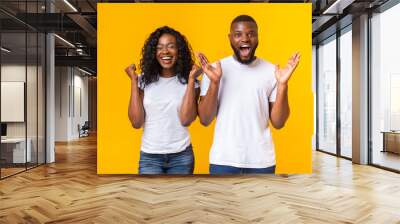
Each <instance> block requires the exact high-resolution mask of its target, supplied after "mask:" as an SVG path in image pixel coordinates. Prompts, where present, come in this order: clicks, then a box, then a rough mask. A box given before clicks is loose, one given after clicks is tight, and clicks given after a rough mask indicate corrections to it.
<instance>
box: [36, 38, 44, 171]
mask: <svg viewBox="0 0 400 224" xmlns="http://www.w3.org/2000/svg"><path fill="white" fill-rule="evenodd" d="M38 38H39V40H38V44H39V45H38V60H39V63H38V78H37V80H38V163H39V164H43V163H45V156H46V151H45V111H46V108H45V87H46V85H45V81H46V79H45V60H46V52H45V44H46V37H45V35H44V34H43V33H39V35H38Z"/></svg>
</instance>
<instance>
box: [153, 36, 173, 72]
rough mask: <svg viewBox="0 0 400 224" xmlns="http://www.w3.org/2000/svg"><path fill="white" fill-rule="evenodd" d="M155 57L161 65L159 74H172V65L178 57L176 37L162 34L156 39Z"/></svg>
mask: <svg viewBox="0 0 400 224" xmlns="http://www.w3.org/2000/svg"><path fill="white" fill-rule="evenodd" d="M156 58H157V61H158V63H159V64H160V66H161V68H162V69H161V75H164V76H171V75H174V66H175V64H176V61H177V59H178V46H177V44H176V38H175V37H174V36H173V35H171V34H167V33H166V34H163V35H161V36H160V38H159V39H158V44H157V51H156Z"/></svg>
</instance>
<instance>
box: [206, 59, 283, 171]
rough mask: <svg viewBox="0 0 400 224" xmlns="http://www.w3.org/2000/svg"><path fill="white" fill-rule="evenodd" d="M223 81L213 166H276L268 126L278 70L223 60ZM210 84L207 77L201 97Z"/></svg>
mask: <svg viewBox="0 0 400 224" xmlns="http://www.w3.org/2000/svg"><path fill="white" fill-rule="evenodd" d="M221 67H222V78H221V80H220V85H219V92H218V110H217V117H216V124H215V131H214V140H213V144H212V146H211V151H210V163H211V164H216V165H226V166H234V167H241V168H266V167H270V166H273V165H275V150H274V144H273V141H272V136H271V131H270V128H269V126H268V121H269V102H275V98H276V88H277V87H276V86H277V85H276V83H277V81H276V78H275V74H274V73H275V66H274V65H273V64H271V63H269V62H267V61H264V60H262V59H258V58H257V59H256V60H254V61H253V62H252V63H251V64H249V65H245V64H241V63H239V62H238V61H236V59H234V58H233V56H230V57H226V58H224V59H222V60H221ZM209 85H210V80H209V79H208V77H207V76H206V75H205V74H204V75H203V78H202V82H201V93H200V95H201V96H205V95H206V93H207V90H208V87H209Z"/></svg>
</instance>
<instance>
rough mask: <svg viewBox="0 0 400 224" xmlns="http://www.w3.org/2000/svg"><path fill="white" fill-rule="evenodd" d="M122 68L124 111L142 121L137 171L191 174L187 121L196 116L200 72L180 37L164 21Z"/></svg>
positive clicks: (136, 122)
mask: <svg viewBox="0 0 400 224" xmlns="http://www.w3.org/2000/svg"><path fill="white" fill-rule="evenodd" d="M140 67H141V70H142V75H141V76H140V77H138V76H137V74H136V72H135V70H136V67H135V65H133V64H132V65H130V66H128V67H127V68H126V69H125V71H126V73H127V74H128V76H129V77H130V79H131V98H130V102H129V109H128V115H129V119H130V121H131V123H132V126H133V127H134V128H136V129H138V128H141V127H142V126H143V136H142V144H141V148H140V161H139V174H192V173H193V168H194V156H193V150H192V145H191V143H190V136H189V132H188V128H187V127H188V126H189V125H190V124H191V123H192V122H193V121H194V120H195V119H196V116H197V100H198V97H199V93H200V91H199V85H198V83H197V80H196V77H197V75H198V74H199V73H200V72H199V67H198V66H196V65H195V64H194V60H193V53H192V51H191V47H190V45H189V44H188V42H187V40H186V38H185V37H184V36H183V35H182V34H180V33H179V32H178V31H176V30H174V29H172V28H170V27H167V26H164V27H160V28H158V29H157V30H155V31H154V32H153V33H152V34H150V37H149V38H148V39H147V40H146V42H145V44H144V47H143V49H142V59H141V60H140Z"/></svg>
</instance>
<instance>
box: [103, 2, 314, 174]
mask: <svg viewBox="0 0 400 224" xmlns="http://www.w3.org/2000/svg"><path fill="white" fill-rule="evenodd" d="M240 14H248V15H251V16H252V17H253V18H254V19H255V20H256V21H257V23H258V27H259V46H258V49H257V51H256V55H257V56H258V57H261V58H264V59H266V60H268V61H271V62H272V63H279V64H281V65H284V64H285V63H286V62H287V59H288V58H289V57H290V56H291V55H292V53H293V52H295V51H300V52H301V55H302V58H301V62H300V64H299V67H298V68H297V70H296V72H295V73H294V74H293V76H292V78H291V80H290V81H289V103H290V108H291V115H290V118H289V120H288V122H287V123H286V126H285V127H284V128H283V129H281V130H273V131H272V132H273V139H274V142H275V147H276V154H277V155H276V158H277V169H276V172H277V173H311V171H312V167H311V138H312V133H313V95H312V90H311V82H312V80H311V49H312V45H311V4H266V3H243V4H242V3H240V4H238V3H234V4H231V3H230V4H227V3H220V4H216V3H209V4H191V3H183V4H182V3H171V4H167V3H163V4H156V3H141V4H139V3H135V4H129V3H123V4H118V3H99V4H98V41H97V45H98V154H97V164H98V166H97V172H98V173H99V174H136V173H137V171H138V161H139V150H140V139H141V134H142V130H135V129H133V128H132V126H131V124H130V122H129V119H128V112H127V111H128V102H129V97H130V82H129V78H128V76H127V75H126V74H125V72H124V68H125V67H126V66H127V65H129V64H131V63H135V64H136V65H138V63H139V60H140V52H141V49H142V47H143V44H144V41H145V40H146V39H147V37H148V36H149V35H150V33H151V32H153V31H154V30H155V29H156V28H158V27H160V26H164V25H168V26H170V27H172V28H174V29H176V30H178V31H179V32H181V33H182V34H184V35H185V36H186V37H187V39H188V40H189V42H190V44H191V46H192V48H193V50H194V51H201V52H204V53H205V54H206V55H207V56H208V57H209V59H210V61H215V60H217V59H220V58H223V57H226V56H228V55H232V50H231V47H230V44H229V40H228V32H229V26H230V23H231V21H232V19H233V18H235V17H236V16H238V15H240ZM213 132H214V125H210V126H209V127H203V126H202V125H201V124H200V122H199V121H198V119H197V120H196V122H194V123H193V124H192V125H191V126H190V133H191V138H192V144H193V148H194V152H195V173H197V174H207V173H208V166H209V161H208V155H209V149H210V146H211V143H212V137H213Z"/></svg>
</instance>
